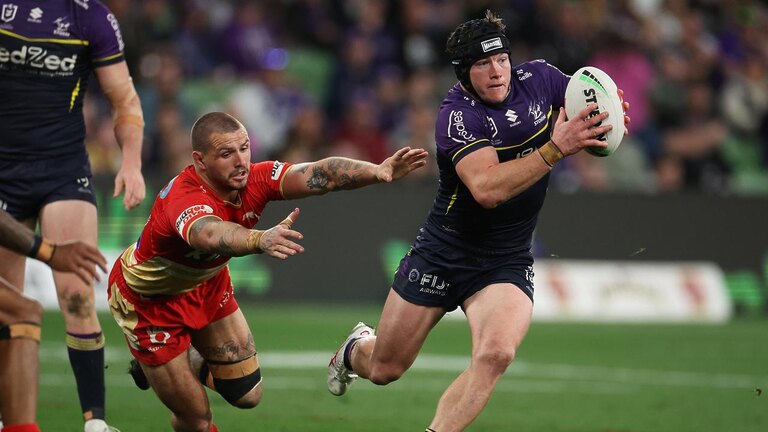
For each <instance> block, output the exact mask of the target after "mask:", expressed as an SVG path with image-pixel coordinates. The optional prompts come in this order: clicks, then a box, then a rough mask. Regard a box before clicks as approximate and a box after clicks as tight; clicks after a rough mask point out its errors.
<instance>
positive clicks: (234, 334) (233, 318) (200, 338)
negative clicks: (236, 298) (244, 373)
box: [192, 308, 256, 362]
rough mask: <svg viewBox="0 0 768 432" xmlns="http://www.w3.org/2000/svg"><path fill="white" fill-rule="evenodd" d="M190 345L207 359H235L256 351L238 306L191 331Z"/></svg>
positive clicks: (226, 360) (219, 360)
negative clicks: (225, 314)
mask: <svg viewBox="0 0 768 432" xmlns="http://www.w3.org/2000/svg"><path fill="white" fill-rule="evenodd" d="M192 345H193V346H194V347H195V349H197V351H198V352H199V353H200V355H202V356H203V358H204V359H206V360H209V361H217V362H230V361H237V360H242V359H244V358H246V357H248V356H250V355H252V354H254V353H256V345H255V344H254V341H253V336H252V335H251V330H250V328H248V322H247V321H246V320H245V316H243V312H242V311H241V310H240V309H239V308H238V309H237V310H236V311H235V312H233V313H231V314H229V315H227V316H225V317H224V318H222V319H220V320H218V321H215V322H212V323H211V324H209V325H207V326H205V327H204V328H203V329H201V330H198V331H195V332H192Z"/></svg>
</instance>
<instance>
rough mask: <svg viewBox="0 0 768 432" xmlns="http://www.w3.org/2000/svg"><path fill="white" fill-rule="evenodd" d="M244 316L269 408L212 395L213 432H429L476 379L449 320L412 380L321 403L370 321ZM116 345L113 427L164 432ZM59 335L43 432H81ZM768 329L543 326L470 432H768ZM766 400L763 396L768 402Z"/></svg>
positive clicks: (113, 333) (316, 309)
mask: <svg viewBox="0 0 768 432" xmlns="http://www.w3.org/2000/svg"><path fill="white" fill-rule="evenodd" d="M245 312H246V316H247V318H248V320H249V322H250V324H251V329H252V331H253V333H254V337H255V339H256V344H257V347H258V349H259V352H260V357H261V358H262V371H263V374H264V376H265V381H264V388H265V395H264V398H263V401H262V403H261V405H260V406H259V407H257V408H256V409H253V410H239V409H236V408H233V407H230V406H229V405H227V404H226V402H224V401H223V400H222V399H221V398H220V397H219V396H218V395H216V394H210V398H211V405H212V410H213V415H214V420H215V422H216V423H217V425H218V426H219V427H220V429H221V430H222V432H232V431H334V432H338V431H342V432H344V431H356V432H357V431H365V432H368V431H370V432H375V431H381V432H384V431H387V432H397V431H403V432H405V431H423V430H424V428H425V426H427V425H428V423H429V421H430V419H431V418H432V414H433V411H434V407H435V404H436V402H437V399H438V398H439V397H440V394H441V393H442V390H443V389H444V388H445V387H446V386H447V385H448V384H449V383H450V382H451V381H452V380H453V378H454V377H455V376H456V375H457V374H458V373H459V372H460V370H461V368H463V367H464V366H466V364H467V362H468V355H469V352H470V341H469V338H468V331H467V329H466V323H465V322H463V321H460V320H450V321H448V320H444V321H443V322H441V323H440V324H439V325H438V326H437V328H436V329H435V330H434V331H433V333H432V334H431V335H430V338H429V339H428V341H427V345H426V346H425V349H424V351H423V354H425V355H424V356H423V357H421V358H420V359H419V360H417V363H416V365H414V368H413V369H412V370H411V371H409V372H408V373H407V374H406V375H405V376H404V377H403V378H402V379H401V380H400V381H398V382H395V383H393V384H390V385H389V386H386V387H376V386H374V385H372V384H370V383H368V382H365V381H362V380H361V381H360V382H357V383H355V387H354V388H353V389H352V390H351V391H350V393H348V394H347V395H345V396H344V397H340V398H337V397H333V396H331V395H330V394H329V393H328V392H327V390H326V389H325V362H327V360H328V357H329V356H330V354H331V352H332V351H333V350H335V349H336V347H337V346H338V344H339V343H340V342H341V340H342V339H343V338H344V337H345V336H346V333H347V332H348V331H349V328H350V327H351V326H352V325H354V323H356V322H357V321H358V320H361V319H362V320H366V321H368V322H369V323H371V324H375V323H376V321H377V319H378V313H379V311H378V309H376V308H374V307H370V306H368V307H352V306H344V307H342V306H337V307H321V306H285V305H268V306H255V307H252V308H249V309H247V310H246V311H245ZM101 318H102V324H103V325H104V327H105V330H106V333H107V343H108V346H107V363H108V369H107V393H108V408H107V410H108V418H109V420H110V423H112V424H114V425H115V426H117V427H118V428H120V429H121V430H122V431H123V432H132V431H141V432H152V431H168V430H170V425H169V414H168V412H167V411H166V410H165V408H164V407H163V406H162V404H161V403H160V402H159V401H158V400H157V399H156V397H155V396H154V394H152V393H151V392H142V391H140V390H138V389H137V388H135V387H133V384H132V381H131V380H130V378H129V377H128V376H127V375H126V374H125V369H126V366H127V363H128V359H129V357H128V351H127V348H126V346H125V344H124V342H123V339H122V336H121V335H120V334H119V331H118V330H117V327H116V325H115V324H114V322H113V321H112V320H111V317H109V316H107V315H102V316H101ZM62 334H63V323H62V320H61V318H60V315H59V314H58V313H48V314H47V315H46V321H45V324H44V332H43V344H42V346H41V355H42V367H41V369H42V375H41V385H40V403H39V416H38V417H39V421H40V425H41V427H42V430H43V431H49V432H51V431H67V432H69V431H79V430H82V426H81V423H80V420H79V409H78V402H77V396H76V392H75V389H74V384H73V383H74V379H73V377H72V373H71V371H70V369H69V364H68V362H67V360H66V349H65V347H64V344H63V337H62ZM766 342H768V321H765V320H763V321H750V322H743V321H742V322H739V321H737V322H733V323H731V324H728V325H722V326H708V325H617V324H551V323H540V322H534V324H533V325H532V327H531V330H530V332H529V334H528V337H527V339H526V341H525V342H524V344H523V346H522V347H521V349H520V350H519V352H518V358H517V360H516V361H515V363H513V365H512V366H511V367H510V368H509V371H508V373H507V374H506V375H505V376H504V378H503V379H502V380H501V381H500V383H499V386H498V387H497V390H496V392H495V394H494V396H493V398H492V399H491V401H490V403H489V404H488V406H487V407H486V409H485V411H484V412H483V414H482V415H481V416H480V417H479V418H478V419H477V420H476V421H475V423H474V424H473V425H472V426H471V427H470V428H469V429H468V430H469V431H494V432H495V431H516V432H525V431H531V432H541V431H551V432H703V431H713V432H714V431H724V432H726V431H727V432H730V431H734V432H752V431H754V432H764V431H768V344H767V343H766ZM757 389H760V390H764V392H763V393H762V394H761V395H758V393H759V392H758V391H756V390H757Z"/></svg>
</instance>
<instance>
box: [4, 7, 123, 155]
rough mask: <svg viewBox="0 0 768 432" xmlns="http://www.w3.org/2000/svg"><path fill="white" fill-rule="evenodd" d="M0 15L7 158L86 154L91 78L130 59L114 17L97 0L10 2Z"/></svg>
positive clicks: (5, 152) (5, 150) (5, 149)
mask: <svg viewBox="0 0 768 432" xmlns="http://www.w3.org/2000/svg"><path fill="white" fill-rule="evenodd" d="M0 13H1V14H0V94H1V95H2V99H3V103H2V104H0V137H2V138H0V159H4V160H16V161H23V160H38V159H40V158H60V157H66V156H72V155H77V154H83V155H84V154H85V145H84V142H83V141H84V139H85V125H84V122H83V115H82V107H83V96H84V95H85V90H86V87H87V84H88V77H89V75H90V74H91V72H92V71H93V70H94V69H95V68H97V67H100V66H106V65H111V64H114V63H118V62H121V61H124V58H123V39H122V36H121V35H120V29H119V27H118V24H117V20H116V19H115V16H114V15H112V13H111V12H110V11H109V9H107V8H106V7H105V6H104V5H103V4H101V3H100V2H99V1H97V0H48V1H29V0H10V1H5V2H2V3H1V4H0Z"/></svg>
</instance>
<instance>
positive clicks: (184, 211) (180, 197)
mask: <svg viewBox="0 0 768 432" xmlns="http://www.w3.org/2000/svg"><path fill="white" fill-rule="evenodd" d="M180 192H181V193H177V194H173V195H172V196H170V197H169V198H170V200H168V202H167V204H166V206H165V217H166V219H167V220H168V221H169V222H170V223H171V224H173V229H174V231H176V234H178V235H179V237H181V238H182V239H184V241H185V242H187V243H189V239H188V237H187V236H188V234H189V228H190V227H191V226H192V224H194V223H195V222H196V221H197V220H199V219H201V218H203V217H206V216H216V217H217V218H219V219H221V216H220V215H219V214H217V212H216V209H217V208H218V207H217V205H216V203H215V202H214V200H213V199H211V198H210V197H209V196H208V195H206V194H205V193H203V192H200V191H199V189H198V190H192V191H180Z"/></svg>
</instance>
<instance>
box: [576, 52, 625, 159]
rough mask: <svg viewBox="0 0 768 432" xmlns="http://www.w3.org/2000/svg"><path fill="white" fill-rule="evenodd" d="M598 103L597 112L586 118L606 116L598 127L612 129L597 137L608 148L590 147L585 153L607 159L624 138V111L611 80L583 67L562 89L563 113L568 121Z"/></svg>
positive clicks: (592, 69)
mask: <svg viewBox="0 0 768 432" xmlns="http://www.w3.org/2000/svg"><path fill="white" fill-rule="evenodd" d="M593 102H595V103H597V110H595V111H592V112H591V113H590V114H589V116H588V118H590V117H593V116H596V115H598V114H600V113H602V112H605V111H607V112H608V118H607V119H605V120H603V122H602V123H600V124H598V125H605V124H610V125H612V126H613V129H611V130H610V131H608V132H607V133H604V134H602V135H600V136H599V137H597V139H598V140H600V141H604V142H606V143H607V144H608V147H607V148H605V149H603V148H599V147H590V148H587V149H585V150H586V151H587V152H588V153H589V154H591V155H594V156H609V155H611V154H613V152H615V151H616V149H617V148H619V144H621V139H622V138H624V108H623V107H622V100H621V98H620V97H619V90H618V87H616V83H615V82H613V80H612V79H611V77H609V76H608V74H607V73H605V72H603V71H602V70H600V69H598V68H596V67H594V66H585V67H583V68H581V69H579V70H577V71H576V73H574V74H573V76H571V80H570V81H568V85H567V86H566V88H565V113H566V114H567V115H568V118H569V119H572V118H574V117H576V116H577V115H578V112H579V111H581V110H582V109H583V108H584V107H586V106H587V105H588V104H590V103H593Z"/></svg>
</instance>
